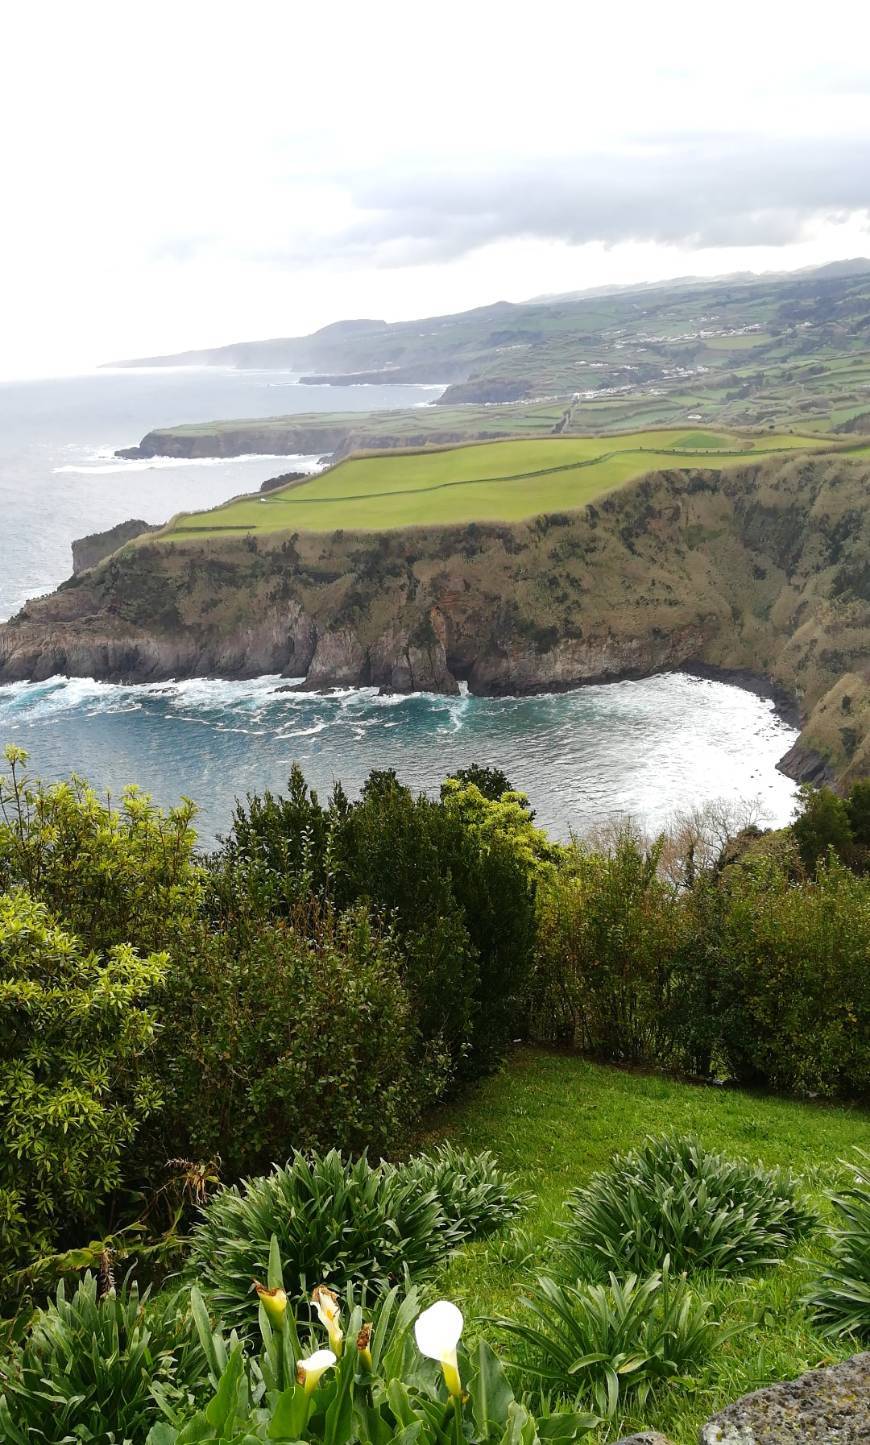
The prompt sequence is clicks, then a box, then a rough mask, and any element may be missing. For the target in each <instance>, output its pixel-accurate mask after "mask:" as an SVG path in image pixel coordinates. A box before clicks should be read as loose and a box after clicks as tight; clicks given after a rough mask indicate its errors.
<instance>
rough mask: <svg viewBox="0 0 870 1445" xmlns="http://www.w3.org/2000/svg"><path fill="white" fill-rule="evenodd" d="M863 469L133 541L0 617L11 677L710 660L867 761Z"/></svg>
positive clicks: (569, 671) (463, 671)
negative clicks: (448, 524) (565, 510)
mask: <svg viewBox="0 0 870 1445" xmlns="http://www.w3.org/2000/svg"><path fill="white" fill-rule="evenodd" d="M866 488H867V469H866V467H862V466H861V464H859V463H857V462H850V461H848V460H846V459H845V458H839V457H835V458H832V457H828V458H826V459H823V460H818V459H813V458H796V459H792V460H789V461H781V460H771V461H768V462H765V463H760V464H757V465H753V466H752V467H744V468H741V469H739V470H735V471H733V472H726V473H721V474H715V473H710V472H704V471H702V470H698V471H694V472H688V473H687V472H677V471H674V472H661V473H657V474H654V475H652V476H649V477H646V478H643V479H642V480H640V481H638V482H636V483H634V484H632V485H629V486H626V487H624V488H623V489H621V490H620V491H617V492H614V493H613V494H611V495H610V496H608V497H605V498H604V499H603V500H602V501H601V502H599V503H597V504H596V505H595V506H590V507H587V508H586V509H585V510H584V511H581V512H575V513H570V514H563V515H559V516H550V517H541V518H538V519H537V520H535V521H533V522H529V523H523V524H517V525H514V526H506V525H505V526H502V525H495V524H487V525H471V526H468V527H454V528H431V529H415V530H408V531H403V532H401V531H395V532H384V533H368V534H366V533H363V534H358V535H348V534H345V533H342V532H336V533H334V534H332V535H331V536H326V535H316V534H307V533H305V534H298V535H297V534H294V535H293V536H288V535H286V534H276V535H275V536H274V537H271V538H265V539H257V540H255V539H253V538H251V537H249V538H238V537H236V538H225V539H221V538H219V537H215V538H212V539H208V540H205V541H200V542H196V541H190V540H182V541H177V542H163V541H160V540H159V539H154V540H147V539H146V540H140V541H139V542H137V543H136V544H134V545H132V546H130V547H128V548H126V549H124V550H123V551H121V552H119V553H117V554H115V555H114V556H112V557H110V558H109V559H108V560H107V561H105V562H104V563H102V565H100V566H99V567H97V568H96V569H95V570H93V571H90V572H86V573H83V574H81V575H80V576H78V577H75V578H73V579H71V581H70V582H68V583H65V584H64V585H63V587H61V588H60V589H59V590H58V591H57V592H56V593H54V594H53V595H52V596H50V597H47V598H41V599H39V600H38V601H35V602H32V603H30V604H29V605H28V607H27V608H25V609H24V610H23V611H22V612H21V613H20V614H19V615H18V617H17V618H15V619H13V620H12V621H11V622H9V623H7V624H6V625H5V626H3V627H0V681H12V680H14V679H19V678H44V677H47V676H49V675H51V674H53V673H70V674H74V675H88V676H95V677H98V678H103V679H110V680H124V681H133V682H137V681H150V680H156V679H162V678H169V677H179V676H202V675H207V674H217V675H223V676H233V677H242V676H253V675H256V674H258V673H263V672H280V673H283V674H284V675H285V676H288V677H291V676H292V677H304V678H305V682H306V685H307V686H309V687H317V688H321V687H328V686H336V685H368V684H374V685H376V686H380V687H384V688H390V689H394V690H399V691H409V690H418V689H419V690H436V691H443V692H449V691H453V690H455V689H456V687H457V685H458V682H459V681H462V680H466V681H467V682H468V685H469V687H470V689H471V690H472V691H473V692H476V693H482V694H495V695H498V694H504V693H523V692H532V691H539V690H552V689H561V688H568V687H575V686H577V685H579V684H582V683H584V682H591V681H604V680H609V679H614V678H618V677H626V676H628V677H632V676H642V675H645V674H649V673H653V672H658V671H663V670H667V669H672V668H676V667H680V666H691V665H694V664H698V663H705V664H708V665H711V666H713V667H716V668H721V669H749V670H751V671H753V672H755V673H760V674H764V675H766V676H767V677H769V678H771V679H773V680H774V681H775V682H776V683H777V684H779V685H780V686H781V687H783V688H785V689H787V690H788V691H789V692H790V693H791V694H793V695H794V696H796V697H797V698H798V700H799V702H800V706H801V712H802V717H803V720H804V723H805V726H804V731H803V734H802V737H801V743H800V748H799V750H798V752H796V753H795V755H794V758H793V759H792V770H793V771H794V772H796V774H797V775H798V776H806V775H807V774H808V773H809V772H811V771H812V770H817V769H818V768H819V767H820V766H827V767H828V768H830V769H831V770H832V771H833V772H834V773H835V774H836V776H838V777H840V778H850V777H853V776H858V775H860V774H862V773H866V772H868V771H870V514H868V508H867V505H866Z"/></svg>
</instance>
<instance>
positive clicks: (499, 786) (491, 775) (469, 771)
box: [441, 763, 513, 803]
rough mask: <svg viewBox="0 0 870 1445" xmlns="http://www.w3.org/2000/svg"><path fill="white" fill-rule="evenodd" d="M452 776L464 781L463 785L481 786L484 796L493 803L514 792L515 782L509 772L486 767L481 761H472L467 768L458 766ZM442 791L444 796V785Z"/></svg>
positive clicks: (461, 781) (458, 780) (460, 781)
mask: <svg viewBox="0 0 870 1445" xmlns="http://www.w3.org/2000/svg"><path fill="white" fill-rule="evenodd" d="M452 776H453V777H454V778H455V779H456V781H457V783H462V785H463V787H467V786H468V785H469V784H472V785H473V786H474V787H475V788H479V789H480V791H481V793H483V796H484V797H485V798H488V799H489V801H490V802H491V803H497V802H498V800H499V798H501V797H503V796H504V794H505V793H511V792H513V784H512V783H511V781H510V779H509V778H508V775H507V773H505V772H503V771H502V769H501V768H490V767H484V766H482V765H481V764H480V763H471V765H470V766H469V767H467V768H457V769H456V772H455V773H453V775H452ZM441 793H442V797H443V795H444V789H443V787H442V790H441Z"/></svg>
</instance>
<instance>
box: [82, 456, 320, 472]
mask: <svg viewBox="0 0 870 1445" xmlns="http://www.w3.org/2000/svg"><path fill="white" fill-rule="evenodd" d="M239 462H278V463H280V465H281V468H282V470H284V471H288V472H292V471H306V472H311V473H312V474H313V473H315V472H317V471H319V470H320V469H321V463H320V457H319V456H313V455H308V454H301V453H300V454H298V455H296V454H291V455H288V454H287V453H286V452H245V453H244V454H243V455H242V456H238V457H129V458H125V457H116V456H114V455H111V456H110V457H105V458H103V457H100V458H97V459H95V460H93V461H81V462H69V463H67V464H66V465H64V466H62V467H55V468H54V471H55V472H56V473H58V472H73V473H75V474H76V475H77V476H87V477H102V476H112V475H116V474H119V473H130V472H159V471H166V470H169V469H170V468H187V467H199V468H202V467H232V466H234V465H235V464H236V463H239Z"/></svg>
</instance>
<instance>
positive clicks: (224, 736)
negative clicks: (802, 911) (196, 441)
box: [0, 368, 795, 845]
mask: <svg viewBox="0 0 870 1445" xmlns="http://www.w3.org/2000/svg"><path fill="white" fill-rule="evenodd" d="M437 395H438V388H432V387H428V388H424V387H397V386H393V387H370V386H367V387H342V388H340V390H339V389H333V388H330V387H323V386H321V387H308V386H301V385H299V384H297V382H296V380H295V378H294V377H292V376H290V375H285V374H283V373H275V372H234V371H223V370H220V371H218V370H206V369H194V368H184V369H178V370H165V371H164V370H159V369H155V370H145V371H123V370H122V371H103V372H97V373H94V374H92V375H89V376H82V377H70V378H61V379H56V380H51V381H30V382H13V383H2V384H0V517H2V524H0V526H2V530H0V618H5V617H8V616H10V615H12V613H14V612H15V611H17V609H18V608H19V607H20V606H21V605H22V604H23V603H24V601H25V599H26V598H27V597H33V596H36V595H38V594H39V593H41V592H45V591H48V590H50V589H51V588H53V587H55V586H56V585H57V584H58V583H59V582H60V581H62V580H63V578H64V577H66V576H68V575H69V573H70V571H71V559H70V550H69V549H70V543H71V541H72V540H73V538H75V537H81V536H85V535H86V534H88V533H89V532H93V531H101V530H103V529H104V528H106V527H110V526H112V525H114V524H115V523H116V522H120V521H123V520H124V519H126V518H128V517H141V518H142V519H143V520H145V521H149V522H152V521H153V522H160V521H164V520H165V519H167V518H168V517H169V516H171V515H172V513H174V512H176V511H179V510H181V509H189V508H200V507H204V506H213V505H214V504H216V503H217V502H220V501H223V500H225V499H226V498H227V497H229V496H232V495H234V494H235V493H238V492H241V491H246V490H253V489H255V488H256V487H258V486H259V484H260V482H262V481H264V480H265V479H266V478H267V477H270V476H274V475H275V474H276V473H277V472H280V471H287V470H289V469H291V467H293V466H294V465H296V464H297V462H298V464H301V465H308V464H313V462H314V460H315V459H312V458H302V459H296V460H295V461H294V459H293V458H289V457H281V458H275V457H263V456H255V457H242V458H235V459H228V460H224V459H214V460H196V461H189V462H187V461H183V460H182V461H179V460H176V459H169V458H156V459H154V460H151V461H121V460H119V459H117V458H115V457H114V455H113V454H114V451H115V449H116V448H118V447H122V446H129V445H131V444H133V443H135V442H137V441H139V439H140V437H141V436H142V435H143V434H144V433H145V432H146V431H149V430H150V429H151V428H152V427H156V426H169V425H173V424H175V423H179V422H185V421H187V422H194V421H210V420H214V419H216V418H224V417H260V416H272V415H279V414H283V413H289V412H302V411H339V410H340V411H350V410H360V411H362V410H374V409H381V408H394V407H402V406H413V405H425V404H426V403H427V402H429V401H431V400H433V399H434V398H435V397H436V396H437ZM794 737H795V731H794V729H793V728H792V727H791V726H789V724H788V723H786V722H785V721H784V720H783V719H782V718H781V717H780V716H778V715H777V713H776V712H775V711H774V709H773V707H772V705H771V703H770V702H769V701H767V700H765V699H763V698H759V697H757V696H755V695H754V694H753V693H750V692H746V691H744V690H742V689H740V688H737V687H734V686H731V685H729V684H725V683H720V682H713V681H709V680H706V679H700V678H694V677H687V676H685V675H682V674H675V675H670V676H664V677H656V678H650V679H646V680H643V681H639V682H623V683H615V684H610V685H608V686H604V687H590V688H584V689H581V690H579V691H576V692H571V693H562V694H559V695H547V696H541V697H533V698H504V699H490V698H474V697H469V696H460V697H456V698H443V697H437V696H430V695H425V694H415V695H413V696H411V697H379V696H377V694H376V693H374V692H373V691H372V690H371V689H362V690H358V691H345V692H339V693H337V694H332V695H329V696H318V695H314V696H312V695H310V694H299V693H294V692H288V691H286V690H285V683H284V681H283V680H282V679H280V678H268V677H266V678H259V679H256V680H254V681H250V682H225V681H220V680H196V681H187V682H178V683H172V684H166V683H161V684H155V685H153V686H149V687H119V686H113V685H111V684H105V683H96V682H93V681H91V680H88V679H79V678H76V679H71V680H67V679H63V678H56V679H51V680H49V681H48V682H43V683H38V684H18V683H16V684H12V685H9V686H6V687H0V745H2V744H3V743H6V742H15V743H17V744H19V745H20V746H22V747H24V748H26V749H27V750H28V752H29V753H30V756H31V767H32V769H33V771H34V772H36V773H39V774H40V775H41V776H43V777H45V778H58V777H63V776H65V775H67V774H68V773H70V772H72V771H75V772H78V773H80V774H82V775H84V776H85V777H88V778H89V779H90V780H91V781H92V782H93V783H94V784H95V785H96V786H98V787H99V788H100V790H101V791H104V792H105V791H106V790H107V789H108V790H110V791H111V792H112V793H113V794H114V795H116V796H117V795H118V794H119V793H120V791H121V789H122V788H123V786H124V785H125V784H126V783H130V782H135V783H138V784H139V785H140V786H142V787H143V788H145V789H146V790H147V791H148V792H150V793H152V794H153V796H154V797H155V798H156V799H157V800H158V801H159V802H161V803H162V804H164V805H169V804H171V803H173V802H176V801H177V800H178V798H179V797H181V796H182V795H184V796H188V797H191V798H193V799H194V800H195V801H196V802H197V804H198V805H199V807H200V816H199V827H200V834H201V838H202V840H203V842H204V843H205V844H206V845H208V844H210V843H212V842H213V841H214V840H215V838H216V837H217V836H218V835H219V834H220V833H221V832H222V831H223V830H225V829H226V828H227V827H228V825H229V822H230V819H231V815H232V806H233V801H234V799H235V797H237V796H243V795H244V794H245V793H246V792H248V791H257V790H261V789H263V788H265V787H270V788H272V789H273V790H274V789H280V788H281V787H282V786H283V785H284V783H285V782H286V779H287V775H288V773H289V770H290V767H291V766H292V764H293V762H294V761H298V762H299V763H300V764H301V765H302V768H303V770H304V772H305V775H306V777H307V778H308V780H309V782H311V783H312V784H313V785H314V786H316V787H317V788H318V789H319V790H320V791H321V792H322V793H326V792H328V790H329V788H330V787H331V785H332V782H333V780H334V779H340V780H341V781H342V782H343V784H344V785H345V787H346V788H347V790H348V791H349V792H351V793H354V792H356V791H357V790H358V788H359V786H360V785H361V783H362V781H363V780H364V778H365V777H366V775H367V774H368V772H369V771H370V770H371V769H372V768H374V767H378V768H384V767H394V768H396V770H397V772H398V773H399V775H400V776H401V777H402V778H403V779H405V780H406V781H407V782H409V783H411V784H412V785H414V786H415V787H418V788H421V789H428V790H436V789H437V786H438V783H439V782H440V779H441V778H442V777H444V776H445V774H446V773H448V772H449V771H450V770H451V769H455V768H457V767H461V766H463V765H465V764H468V763H470V762H480V763H488V764H498V765H499V766H500V767H502V768H504V769H505V771H506V772H507V773H508V775H509V777H510V778H511V779H512V781H513V782H514V783H515V784H516V786H518V787H521V788H523V789H524V790H525V791H526V792H528V794H529V796H530V798H531V801H532V804H533V806H534V807H535V808H536V810H537V814H538V820H539V822H540V823H541V824H542V825H543V826H546V827H548V828H549V829H550V830H551V831H552V832H553V833H555V834H557V835H558V836H560V837H566V836H568V834H569V833H570V832H571V831H572V830H574V831H577V832H583V831H585V830H586V829H588V828H590V827H592V826H595V825H597V824H600V823H601V822H603V821H605V820H607V819H610V818H612V817H614V816H621V817H626V816H631V817H633V818H635V819H637V820H638V821H639V822H641V823H642V824H644V825H645V826H647V827H649V828H655V827H658V826H661V825H662V824H664V823H666V821H667V819H668V817H669V816H671V815H672V814H673V812H674V811H676V810H678V809H681V808H686V807H688V806H693V805H697V804H700V803H704V802H706V801H711V800H713V799H718V798H720V797H724V798H729V799H731V800H738V799H739V800H743V801H750V800H757V801H758V804H759V808H760V811H761V815H762V817H763V818H764V819H765V820H766V821H767V822H769V823H771V824H779V823H782V822H785V821H786V820H787V819H788V818H789V816H790V815H791V811H792V807H793V801H794V794H795V788H794V785H793V784H792V783H791V782H789V780H788V779H786V778H784V777H782V775H781V774H779V773H777V772H776V770H775V763H776V760H777V759H778V758H779V757H781V755H782V754H783V753H784V752H785V751H786V749H787V748H788V747H789V745H790V744H791V742H792V741H793V739H794Z"/></svg>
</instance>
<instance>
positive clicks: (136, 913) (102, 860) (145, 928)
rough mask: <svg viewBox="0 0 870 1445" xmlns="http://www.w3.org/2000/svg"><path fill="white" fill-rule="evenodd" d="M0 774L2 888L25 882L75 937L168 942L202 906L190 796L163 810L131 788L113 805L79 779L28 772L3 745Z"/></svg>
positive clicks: (93, 944) (174, 943) (18, 752)
mask: <svg viewBox="0 0 870 1445" xmlns="http://www.w3.org/2000/svg"><path fill="white" fill-rule="evenodd" d="M5 755H6V759H7V761H8V763H9V764H10V773H9V775H8V776H7V777H5V778H0V890H5V891H8V890H9V889H11V888H14V887H18V886H21V887H24V888H26V889H27V890H28V892H29V893H31V894H32V895H33V896H34V898H39V899H40V900H41V901H42V902H43V903H45V904H46V906H47V907H48V908H49V910H50V911H51V912H52V913H54V914H55V915H56V916H57V917H59V918H62V919H63V920H64V922H65V924H66V926H67V927H68V928H69V929H70V930H71V932H73V933H75V934H76V935H77V936H78V937H79V938H80V939H81V941H82V944H83V946H84V947H85V949H96V950H98V951H99V952H104V951H105V950H106V949H109V948H111V947H113V946H114V945H115V944H122V943H130V944H133V945H134V946H135V947H137V948H140V949H143V950H145V951H148V952H151V951H153V950H163V949H172V950H176V949H177V948H178V945H179V943H180V935H181V934H182V933H183V931H184V929H185V927H186V925H187V924H188V923H189V922H190V921H191V920H192V919H193V918H195V917H196V914H197V911H198V909H199V904H200V895H201V887H202V870H201V869H200V868H199V867H198V866H197V865H196V864H195V862H194V859H193V849H194V845H195V843H196V834H195V833H194V831H193V827H192V822H193V818H194V816H195V814H196V808H195V807H194V805H193V803H191V802H188V801H184V802H183V803H182V804H181V806H180V807H178V808H172V809H170V811H169V812H167V813H163V812H162V811H161V810H160V809H159V808H157V807H155V805H154V804H153V803H152V802H151V800H150V798H148V797H147V796H145V794H143V793H141V792H140V791H139V790H138V788H135V787H129V788H126V789H125V790H124V792H123V794H122V797H121V799H120V801H119V803H118V804H117V805H115V806H112V804H111V802H110V801H109V800H107V799H106V798H105V797H99V796H98V795H97V794H96V793H95V792H94V790H93V789H92V788H90V787H88V785H87V784H86V783H85V782H83V781H82V779H81V778H77V777H72V778H70V779H69V781H68V782H61V783H51V784H44V783H41V782H38V781H35V780H32V779H30V778H29V777H28V775H27V773H26V771H25V767H26V762H27V754H26V753H25V752H24V751H23V750H22V749H21V748H15V747H7V748H6V749H5Z"/></svg>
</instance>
